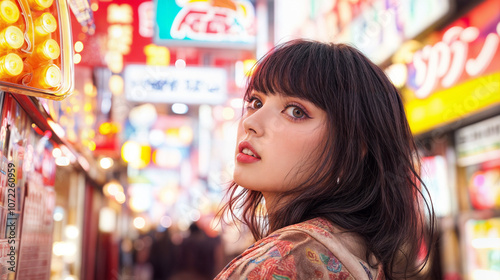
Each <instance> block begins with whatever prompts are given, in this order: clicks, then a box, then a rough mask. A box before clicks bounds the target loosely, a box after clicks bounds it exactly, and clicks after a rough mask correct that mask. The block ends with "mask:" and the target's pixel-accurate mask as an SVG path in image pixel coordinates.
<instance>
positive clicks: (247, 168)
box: [234, 92, 326, 203]
mask: <svg viewBox="0 0 500 280" xmlns="http://www.w3.org/2000/svg"><path fill="white" fill-rule="evenodd" d="M246 107H247V108H246V111H245V114H244V115H243V117H242V119H241V120H240V123H239V126H238V139H237V143H236V163H235V169H234V181H235V182H236V183H237V184H238V185H240V186H242V187H244V188H247V189H250V190H255V191H260V192H262V194H263V195H264V197H265V198H266V201H267V202H268V203H269V202H270V201H269V200H270V199H271V197H273V196H274V195H276V194H277V193H280V192H283V191H286V190H289V189H292V188H294V187H296V186H298V185H299V184H300V183H302V182H303V181H304V180H305V179H306V178H307V176H308V175H310V174H311V172H312V170H314V167H315V165H314V164H315V163H316V162H317V160H318V156H319V155H318V151H319V150H320V149H321V148H322V146H321V145H322V144H323V139H324V137H325V130H326V112H325V111H323V110H322V109H320V108H318V107H316V106H315V105H314V104H313V103H311V102H309V101H307V100H304V99H300V98H296V97H288V96H284V95H280V94H275V95H264V94H262V93H259V92H253V93H252V94H251V95H250V98H249V101H248V102H247V103H246Z"/></svg>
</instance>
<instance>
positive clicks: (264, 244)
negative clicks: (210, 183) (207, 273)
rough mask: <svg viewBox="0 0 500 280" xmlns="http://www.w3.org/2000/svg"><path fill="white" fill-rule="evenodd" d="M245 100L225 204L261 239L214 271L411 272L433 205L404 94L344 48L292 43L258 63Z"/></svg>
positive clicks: (245, 274) (273, 275)
mask: <svg viewBox="0 0 500 280" xmlns="http://www.w3.org/2000/svg"><path fill="white" fill-rule="evenodd" d="M245 101H246V108H245V111H244V114H243V116H242V118H241V120H240V123H239V128H238V136H237V141H238V142H237V143H238V145H237V148H236V163H235V168H234V182H233V183H232V185H231V187H230V190H229V196H230V197H229V198H230V200H229V202H228V204H227V205H226V207H225V211H227V212H229V214H232V215H234V213H235V212H236V211H235V210H236V209H237V208H238V207H241V210H242V213H243V215H242V217H240V218H241V219H242V220H243V221H244V222H245V223H246V224H247V225H248V226H249V227H250V229H251V231H252V233H253V235H254V237H255V238H256V239H257V240H258V241H257V242H256V243H255V244H254V245H252V246H251V247H250V248H248V249H247V250H246V251H245V252H243V253H242V254H241V255H240V256H238V257H237V258H235V259H234V260H233V261H232V262H231V263H230V264H229V265H228V266H226V268H225V269H224V270H223V271H222V272H221V273H220V274H219V275H218V276H217V277H216V279H379V280H380V279H398V278H408V277H410V276H412V275H415V274H416V273H418V272H419V270H420V269H421V268H422V265H423V264H424V263H423V261H426V260H427V259H428V257H429V255H428V254H427V255H425V256H424V260H423V261H420V260H417V255H418V252H419V250H420V245H421V243H422V241H426V242H427V248H429V249H431V248H432V247H431V246H430V241H429V240H424V239H425V238H424V236H425V233H426V230H427V228H426V226H430V228H429V231H430V232H431V236H432V235H433V232H434V212H433V209H432V205H431V203H430V201H429V200H428V199H427V198H426V196H424V195H423V192H424V191H425V189H426V188H425V186H424V185H423V183H422V180H421V179H420V177H419V175H418V173H417V170H418V157H417V151H416V147H415V143H414V141H413V138H412V134H411V131H410V128H409V125H408V122H407V120H406V116H405V111H404V107H403V103H402V101H401V97H400V96H399V93H398V92H397V90H396V88H395V87H394V86H393V85H392V84H391V82H390V81H389V80H388V78H387V77H386V75H385V74H384V72H383V71H382V70H381V69H380V68H379V67H377V66H376V65H375V64H373V63H372V62H371V61H369V60H368V59H367V58H366V57H365V56H364V55H363V54H361V52H359V51H358V50H356V49H354V48H352V47H350V46H347V45H343V44H333V43H320V42H316V41H307V40H295V41H291V42H288V43H284V44H282V45H280V46H277V47H276V48H274V49H273V50H271V51H270V52H269V53H268V54H267V55H266V56H265V57H264V58H263V59H262V60H260V61H259V62H258V63H257V65H256V68H255V69H254V72H253V74H252V77H251V78H250V81H249V84H248V88H247V90H246V93H245ZM239 186H241V187H243V188H244V189H243V191H241V192H240V191H239V190H240V189H239V188H238V187H239ZM263 200H265V209H266V212H265V214H266V215H267V216H264V219H263V218H262V216H261V214H262V213H260V212H259V211H258V210H259V209H261V207H260V206H261V204H262V203H263ZM422 208H424V209H422ZM237 210H240V209H237ZM423 210H427V211H428V214H429V216H428V217H429V218H430V222H429V223H428V221H427V220H426V216H425V213H424V211H423ZM431 240H432V239H431Z"/></svg>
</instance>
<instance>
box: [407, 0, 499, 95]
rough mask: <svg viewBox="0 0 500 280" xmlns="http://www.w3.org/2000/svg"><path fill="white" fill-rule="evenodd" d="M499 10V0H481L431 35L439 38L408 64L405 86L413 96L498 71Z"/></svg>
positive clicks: (428, 93)
mask: <svg viewBox="0 0 500 280" xmlns="http://www.w3.org/2000/svg"><path fill="white" fill-rule="evenodd" d="M499 10H500V2H499V1H497V0H488V1H485V2H484V3H483V4H481V5H480V6H478V7H477V8H476V9H474V10H473V11H472V12H470V13H469V14H467V15H466V16H464V17H462V18H461V19H459V20H457V21H456V22H454V23H453V24H451V25H450V26H449V27H448V28H446V30H444V31H443V32H439V33H436V34H434V35H433V36H431V38H433V39H434V38H438V40H439V41H437V42H436V40H434V42H435V43H433V44H432V45H431V44H429V45H426V46H425V47H424V48H423V49H421V50H419V51H418V52H416V53H415V54H414V56H413V61H412V63H411V64H410V65H409V67H408V70H409V78H408V86H409V87H410V88H411V89H412V90H414V92H415V96H416V97H418V98H422V99H423V98H426V97H428V96H429V95H430V94H431V93H432V92H435V91H438V90H441V89H446V88H450V87H453V86H455V85H458V84H460V83H462V82H464V81H467V80H469V79H471V78H473V77H479V76H483V75H486V74H490V73H494V72H498V71H500V14H499V13H498V11H499ZM431 40H432V39H431Z"/></svg>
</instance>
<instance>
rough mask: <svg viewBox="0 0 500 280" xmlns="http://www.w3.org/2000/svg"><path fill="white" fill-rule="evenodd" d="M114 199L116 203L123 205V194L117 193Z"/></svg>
mask: <svg viewBox="0 0 500 280" xmlns="http://www.w3.org/2000/svg"><path fill="white" fill-rule="evenodd" d="M115 199H116V201H117V202H118V203H120V204H123V203H125V200H126V198H125V194H124V193H122V192H119V193H117V194H115Z"/></svg>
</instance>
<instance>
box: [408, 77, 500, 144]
mask: <svg viewBox="0 0 500 280" xmlns="http://www.w3.org/2000/svg"><path fill="white" fill-rule="evenodd" d="M403 97H404V99H405V109H406V116H407V118H408V122H409V123H410V128H411V130H412V132H413V134H420V133H423V132H426V131H429V130H431V129H433V128H436V127H438V126H442V125H445V124H447V123H451V122H455V121H458V120H460V119H462V118H465V117H467V116H469V115H471V114H473V113H477V112H479V111H481V110H484V109H486V108H488V107H491V106H493V105H500V73H494V74H490V75H486V76H483V77H479V78H477V79H474V80H470V81H467V82H465V83H463V84H460V85H458V86H455V87H453V88H450V89H446V90H442V91H438V92H435V93H433V94H432V95H431V96H429V97H428V98H426V99H418V98H416V97H415V95H414V93H413V92H412V91H411V90H409V89H404V90H403Z"/></svg>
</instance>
